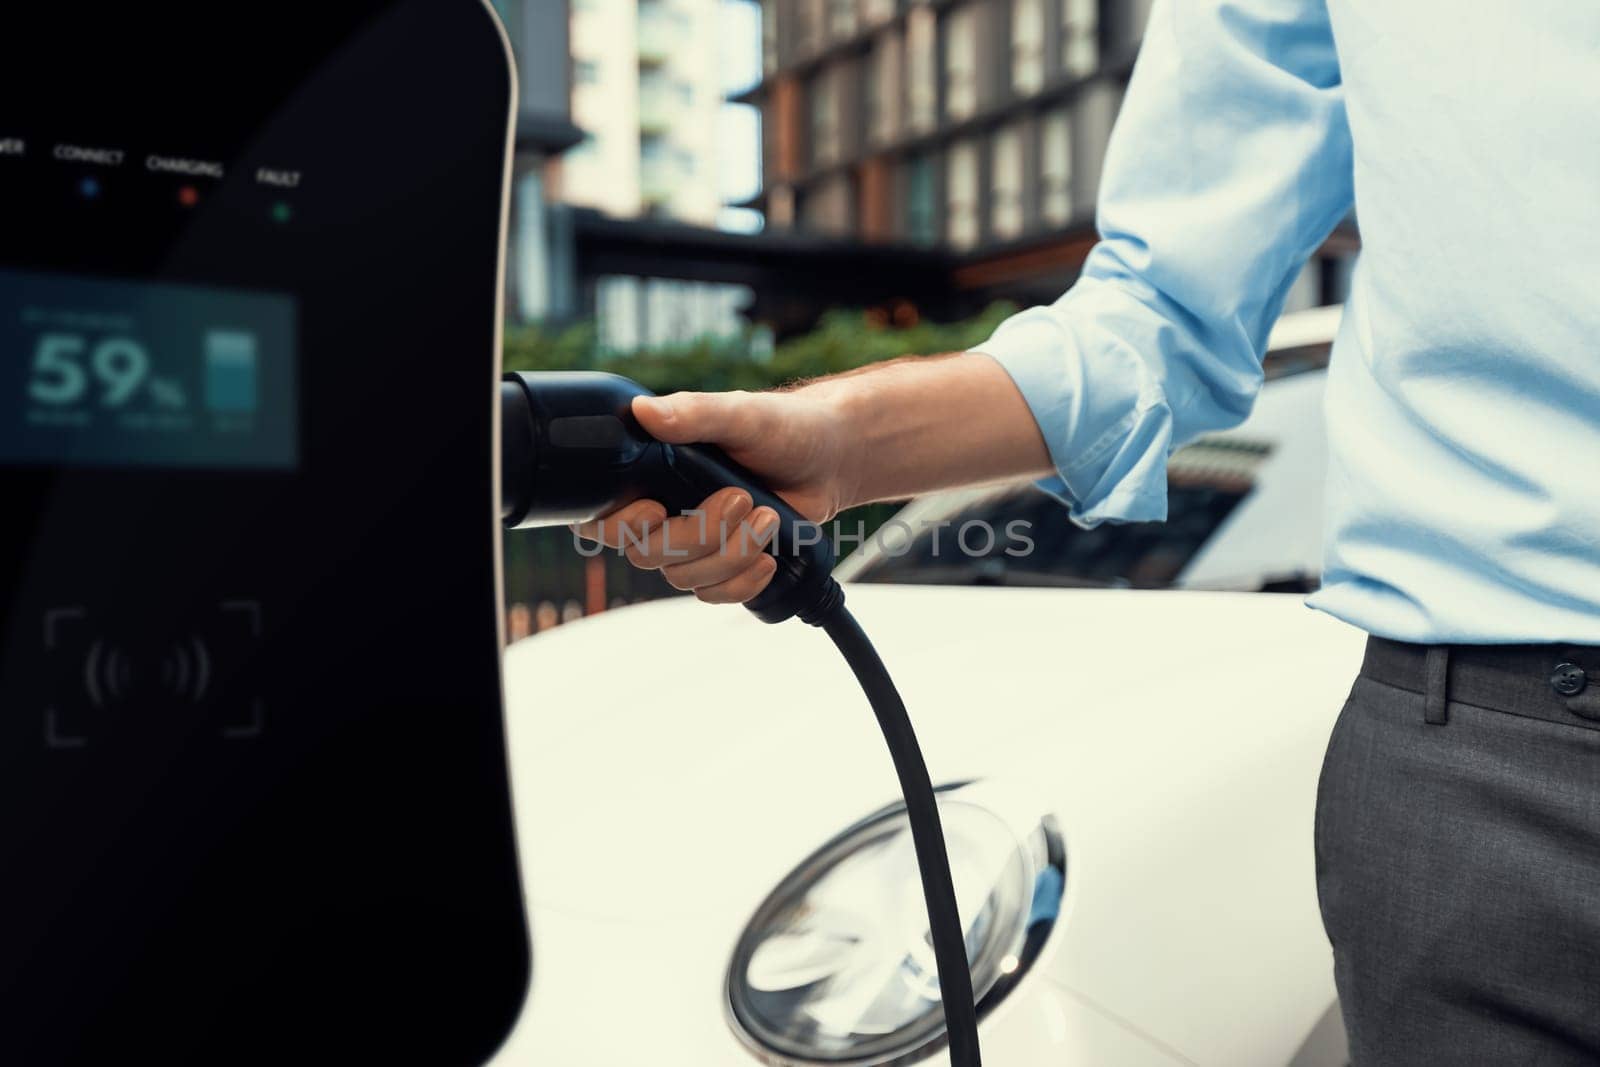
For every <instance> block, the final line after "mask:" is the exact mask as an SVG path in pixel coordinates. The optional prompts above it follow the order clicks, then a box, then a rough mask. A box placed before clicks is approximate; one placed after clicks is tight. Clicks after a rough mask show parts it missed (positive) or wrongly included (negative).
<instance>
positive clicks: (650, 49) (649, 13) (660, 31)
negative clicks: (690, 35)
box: [639, 0, 683, 69]
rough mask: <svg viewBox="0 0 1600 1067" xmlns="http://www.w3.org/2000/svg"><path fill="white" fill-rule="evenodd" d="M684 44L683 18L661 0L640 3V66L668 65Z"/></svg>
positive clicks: (648, 67) (648, 0)
mask: <svg viewBox="0 0 1600 1067" xmlns="http://www.w3.org/2000/svg"><path fill="white" fill-rule="evenodd" d="M682 44H683V20H682V19H681V18H680V17H679V16H678V14H677V13H676V12H673V11H671V10H669V9H668V8H667V7H666V6H665V5H664V4H662V3H661V2H660V0H647V2H645V3H641V4H640V5H639V66H640V67H641V68H643V69H651V68H654V67H660V66H664V65H666V63H667V62H668V61H669V60H671V58H672V56H673V54H674V53H675V52H677V51H678V49H679V48H680V47H681V46H682Z"/></svg>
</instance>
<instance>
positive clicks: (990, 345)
mask: <svg viewBox="0 0 1600 1067" xmlns="http://www.w3.org/2000/svg"><path fill="white" fill-rule="evenodd" d="M1070 296H1071V294H1069V299H1070ZM1061 319H1062V316H1061V315H1060V312H1059V310H1058V309H1057V308H1048V309H1047V308H1030V309H1029V310H1027V311H1022V312H1019V313H1018V314H1016V315H1013V316H1012V317H1011V318H1009V319H1007V320H1006V321H1005V322H1003V323H1001V324H1000V327H999V329H997V330H996V331H995V333H994V335H993V336H992V337H990V338H989V340H988V341H986V342H984V343H983V344H981V345H978V346H977V347H975V348H973V349H971V350H970V351H969V353H968V354H969V355H986V356H988V357H989V358H991V359H993V360H994V361H995V362H996V363H998V364H1000V366H1001V368H1002V369H1004V370H1005V372H1006V373H1007V374H1008V375H1010V377H1011V380H1012V382H1013V383H1014V384H1015V385H1016V387H1017V390H1018V391H1019V392H1020V393H1021V394H1022V397H1023V399H1024V400H1025V401H1026V402H1027V404H1028V410H1029V411H1030V412H1031V413H1032V414H1033V419H1034V421H1035V422H1036V423H1037V424H1038V426H1039V431H1040V433H1041V434H1042V435H1043V436H1044V440H1045V445H1046V447H1047V448H1048V449H1049V451H1050V460H1051V462H1052V463H1053V464H1054V465H1055V468H1056V475H1055V476H1054V477H1051V478H1045V479H1041V480H1040V481H1039V482H1038V483H1037V484H1038V486H1039V488H1041V489H1043V490H1044V491H1045V492H1047V493H1049V494H1050V495H1051V496H1054V497H1055V498H1056V499H1058V500H1060V501H1061V502H1062V503H1064V504H1066V505H1067V509H1068V514H1069V516H1070V517H1071V519H1072V521H1073V522H1075V523H1077V524H1078V525H1079V526H1082V527H1084V528H1086V529H1089V528H1093V527H1095V526H1098V525H1099V524H1100V523H1102V522H1159V521H1162V520H1164V519H1165V518H1166V517H1167V471H1166V461H1167V454H1168V451H1169V448H1170V443H1171V431H1172V419H1171V413H1170V411H1169V410H1168V408H1167V405H1166V400H1165V397H1164V395H1162V393H1161V391H1160V389H1159V388H1153V387H1152V383H1150V382H1149V380H1148V374H1147V372H1146V371H1145V368H1144V367H1143V366H1142V364H1140V363H1139V362H1138V360H1137V358H1136V357H1133V356H1132V355H1124V354H1121V353H1114V352H1108V353H1105V354H1104V355H1105V358H1104V359H1103V360H1100V361H1097V363H1098V365H1097V367H1096V368H1095V369H1096V371H1097V373H1095V374H1094V375H1093V376H1092V377H1091V376H1090V375H1089V374H1088V370H1089V368H1088V367H1086V366H1085V361H1084V357H1083V354H1082V353H1081V352H1080V351H1079V350H1078V348H1077V346H1076V344H1075V343H1074V341H1073V338H1072V337H1071V335H1070V332H1069V330H1068V329H1067V328H1066V327H1065V325H1064V324H1063V322H1062V321H1061Z"/></svg>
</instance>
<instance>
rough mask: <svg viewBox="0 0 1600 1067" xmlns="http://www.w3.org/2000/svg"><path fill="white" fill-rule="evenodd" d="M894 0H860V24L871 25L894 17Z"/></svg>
mask: <svg viewBox="0 0 1600 1067" xmlns="http://www.w3.org/2000/svg"><path fill="white" fill-rule="evenodd" d="M894 6H895V0H861V24H862V25H863V26H865V27H868V28H870V27H873V26H876V25H878V24H879V23H881V22H888V21H889V20H890V19H892V18H894Z"/></svg>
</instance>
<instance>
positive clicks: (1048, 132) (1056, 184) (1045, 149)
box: [1039, 109, 1072, 226]
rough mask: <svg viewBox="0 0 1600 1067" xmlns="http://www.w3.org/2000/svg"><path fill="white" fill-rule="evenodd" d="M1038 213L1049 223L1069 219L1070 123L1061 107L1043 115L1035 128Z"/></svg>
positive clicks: (1070, 214) (1068, 220) (1063, 221)
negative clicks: (1037, 160) (1036, 132)
mask: <svg viewBox="0 0 1600 1067" xmlns="http://www.w3.org/2000/svg"><path fill="white" fill-rule="evenodd" d="M1039 200H1040V203H1039V213H1040V215H1041V216H1043V218H1044V221H1045V222H1046V223H1047V224H1048V225H1051V226H1065V225H1066V224H1067V223H1068V222H1070V221H1071V219H1072V123H1071V120H1070V119H1069V118H1068V117H1067V112H1066V110H1065V109H1062V110H1060V111H1052V112H1050V113H1049V114H1048V115H1046V116H1045V117H1044V124H1043V126H1042V128H1041V129H1040V131H1039Z"/></svg>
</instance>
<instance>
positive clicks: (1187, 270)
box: [974, 0, 1352, 526]
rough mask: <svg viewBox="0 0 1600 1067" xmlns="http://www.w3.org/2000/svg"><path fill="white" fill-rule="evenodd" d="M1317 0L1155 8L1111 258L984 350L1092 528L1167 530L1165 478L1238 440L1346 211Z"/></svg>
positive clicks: (1347, 181) (1124, 151) (1102, 228)
mask: <svg viewBox="0 0 1600 1067" xmlns="http://www.w3.org/2000/svg"><path fill="white" fill-rule="evenodd" d="M1351 199H1352V188H1351V147H1350V134H1349V129H1348V127H1347V125H1346V121H1345V108H1344V94H1343V90H1342V87H1341V84H1340V77H1339V65H1338V59H1337V56H1336V54H1335V51H1334V45H1333V35H1332V30H1331V28H1330V26H1329V23H1328V16H1327V11H1326V8H1325V4H1324V2H1323V0H1157V2H1156V4H1155V6H1154V8H1153V10H1152V11H1151V14H1150V21H1149V25H1148V27H1147V29H1146V31H1145V39H1144V44H1143V46H1142V48H1141V49H1140V53H1139V59H1138V62H1137V63H1136V64H1135V67H1134V73H1133V77H1132V80H1131V82H1130V84H1129V88H1128V94H1127V97H1126V99H1125V100H1124V102H1123V106H1122V110H1121V113H1120V115H1119V116H1118V119H1117V124H1116V128H1115V130H1114V131H1113V134H1112V138H1111V144H1110V147H1109V149H1108V151H1107V154H1106V163H1105V170H1104V172H1103V175H1102V177H1101V183H1100V202H1099V208H1098V214H1097V223H1098V228H1099V234H1100V241H1099V242H1098V243H1097V244H1096V245H1095V247H1094V249H1093V250H1092V251H1091V252H1090V253H1089V256H1088V259H1087V260H1086V262H1085V264H1084V268H1083V272H1082V275H1081V277H1080V279H1079V281H1078V282H1077V283H1076V284H1075V285H1074V286H1073V287H1072V288H1071V289H1070V290H1069V291H1068V292H1067V293H1066V294H1065V295H1064V296H1062V297H1061V298H1060V299H1059V300H1057V301H1056V302H1055V303H1053V304H1050V305H1048V306H1045V307H1035V308H1030V309H1028V310H1026V311H1022V312H1020V313H1018V314H1016V315H1014V316H1012V317H1011V318H1009V319H1007V320H1006V321H1005V322H1004V323H1002V324H1001V325H1000V328H999V329H998V330H997V331H996V332H995V334H994V336H993V337H991V338H990V339H989V340H988V341H987V342H985V343H984V344H982V345H979V346H978V347H977V348H976V349H974V351H975V352H981V353H985V354H987V355H989V356H991V357H993V358H994V359H995V360H997V361H998V362H999V363H1000V365H1001V366H1002V367H1004V368H1005V370H1006V371H1007V372H1008V373H1009V374H1010V375H1011V378H1012V380H1013V381H1014V382H1015V383H1016V385H1017V387H1018V388H1019V389H1020V390H1021V392H1022V394H1023V397H1024V398H1025V399H1026V400H1027V403H1028V406H1029V408H1030V409H1031V410H1032V412H1033V416H1034V418H1035V419H1036V420H1037V421H1038V423H1039V428H1040V430H1041V431H1042V432H1043V434H1044V438H1045V441H1046V443H1047V445H1048V446H1049V449H1050V455H1051V459H1052V462H1053V463H1054V465H1055V467H1056V469H1057V473H1058V475H1059V478H1058V479H1052V480H1051V481H1050V482H1048V483H1043V484H1045V487H1046V488H1047V489H1050V490H1052V491H1054V492H1056V493H1058V494H1059V495H1060V496H1061V497H1062V498H1063V499H1064V500H1065V501H1066V502H1067V504H1068V505H1069V507H1070V509H1071V515H1072V518H1073V519H1074V520H1075V521H1077V522H1078V523H1080V524H1082V525H1085V526H1093V525H1095V524H1097V523H1100V522H1103V521H1106V520H1112V521H1120V522H1134V521H1143V520H1159V519H1165V518H1166V462H1167V457H1168V455H1169V454H1170V452H1171V450H1172V449H1173V448H1175V447H1177V446H1178V445H1181V444H1183V443H1184V442H1186V441H1189V440H1192V439H1193V438H1194V437H1196V436H1198V435H1200V434H1203V433H1208V432H1212V431H1215V430H1219V429H1224V428H1226V427H1229V426H1233V425H1237V424H1238V423H1239V422H1241V421H1243V419H1244V417H1245V416H1246V415H1248V414H1249V412H1250V407H1251V405H1252V403H1253V402H1254V400H1255V396H1256V394H1257V393H1258V392H1259V391H1260V388H1261V378H1262V374H1261V361H1262V357H1263V355H1264V350H1265V347H1266V339H1267V335H1268V333H1269V332H1270V330H1271V328H1272V324H1273V322H1274V320H1275V319H1276V318H1277V316H1278V313H1279V311H1280V310H1281V309H1282V307H1283V301H1284V298H1285V296H1286V295H1287V293H1288V290H1289V287H1290V286H1291V285H1292V284H1293V282H1294V279H1295V277H1296V276H1297V275H1298V273H1299V271H1300V268H1301V267H1302V266H1303V265H1304V263H1305V261H1306V259H1307V258H1308V257H1309V256H1310V254H1311V253H1312V252H1313V251H1314V250H1315V249H1316V248H1317V247H1318V246H1319V245H1320V244H1321V243H1322V241H1323V240H1324V239H1325V238H1326V237H1327V235H1328V233H1329V232H1330V231H1331V230H1332V229H1333V227H1334V226H1335V225H1337V224H1338V222H1339V220H1340V219H1341V218H1342V217H1343V216H1344V215H1345V213H1346V212H1347V211H1348V210H1349V207H1350V204H1351Z"/></svg>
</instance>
